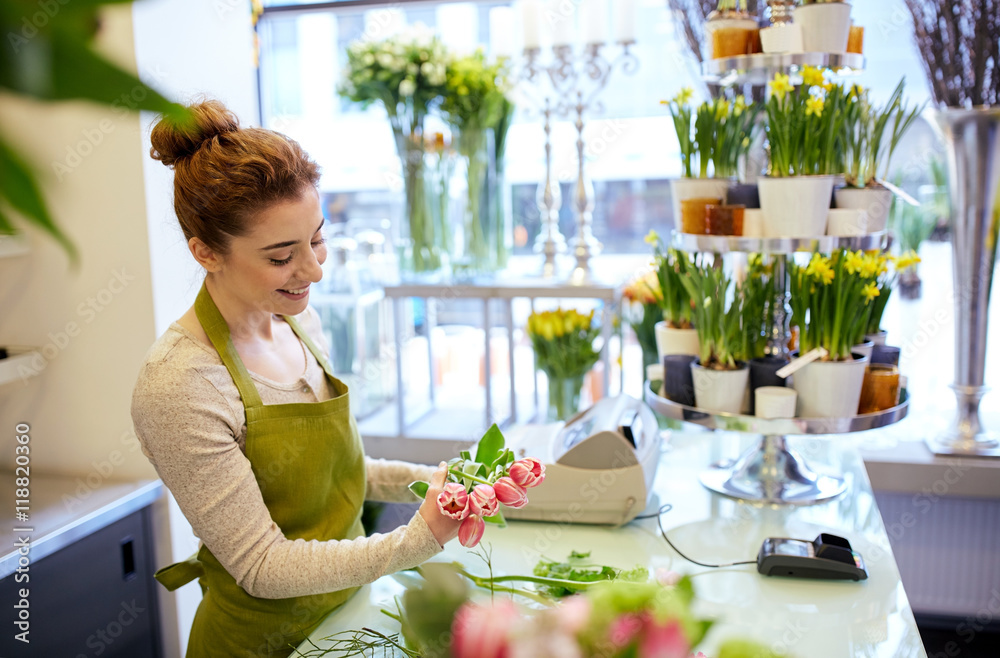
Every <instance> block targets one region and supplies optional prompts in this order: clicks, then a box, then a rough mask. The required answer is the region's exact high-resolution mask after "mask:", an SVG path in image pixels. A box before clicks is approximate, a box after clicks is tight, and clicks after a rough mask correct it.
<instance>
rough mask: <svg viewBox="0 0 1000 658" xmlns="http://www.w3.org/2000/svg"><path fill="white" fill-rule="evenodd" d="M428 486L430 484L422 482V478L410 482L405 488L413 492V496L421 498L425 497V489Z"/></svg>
mask: <svg viewBox="0 0 1000 658" xmlns="http://www.w3.org/2000/svg"><path fill="white" fill-rule="evenodd" d="M430 486H431V485H430V484H428V483H427V482H424V481H423V480H417V481H416V482H411V483H410V486H409V487H407V488H408V489H409V490H410V491H412V492H413V495H414V496H416V497H417V498H419V499H420V500H423V499H424V498H426V497H427V489H429V488H430Z"/></svg>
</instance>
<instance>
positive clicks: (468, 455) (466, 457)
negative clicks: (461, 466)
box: [458, 450, 472, 461]
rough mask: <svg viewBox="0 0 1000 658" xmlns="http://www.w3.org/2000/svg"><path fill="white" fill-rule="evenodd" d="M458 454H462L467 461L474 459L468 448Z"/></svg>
mask: <svg viewBox="0 0 1000 658" xmlns="http://www.w3.org/2000/svg"><path fill="white" fill-rule="evenodd" d="M458 454H459V455H461V457H462V459H464V460H466V461H472V453H471V452H469V451H468V450H463V451H462V452H460V453H458Z"/></svg>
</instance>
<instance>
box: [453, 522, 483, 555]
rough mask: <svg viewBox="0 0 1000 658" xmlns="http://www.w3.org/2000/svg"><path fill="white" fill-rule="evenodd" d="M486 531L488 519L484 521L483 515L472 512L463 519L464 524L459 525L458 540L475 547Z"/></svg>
mask: <svg viewBox="0 0 1000 658" xmlns="http://www.w3.org/2000/svg"><path fill="white" fill-rule="evenodd" d="M484 532H486V521H483V517H481V516H476V515H475V514H470V515H469V516H467V517H465V520H464V521H462V525H460V526H458V541H459V542H460V543H461V544H462V546H465V547H466V548H473V547H474V546H476V545H477V544H479V541H480V540H481V539H482V538H483V533H484Z"/></svg>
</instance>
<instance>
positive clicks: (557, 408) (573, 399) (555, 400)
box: [545, 375, 584, 423]
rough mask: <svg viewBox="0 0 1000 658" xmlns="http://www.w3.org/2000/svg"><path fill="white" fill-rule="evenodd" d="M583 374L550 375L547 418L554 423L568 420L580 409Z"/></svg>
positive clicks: (547, 420)
mask: <svg viewBox="0 0 1000 658" xmlns="http://www.w3.org/2000/svg"><path fill="white" fill-rule="evenodd" d="M583 377H584V376H583V375H576V376H575V377H558V376H555V375H549V408H548V412H547V413H546V416H545V420H546V422H549V423H554V422H557V421H561V420H566V419H568V418H570V417H571V416H573V415H575V414H576V412H577V411H579V409H580V393H581V391H582V390H583Z"/></svg>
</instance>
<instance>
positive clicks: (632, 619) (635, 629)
mask: <svg viewBox="0 0 1000 658" xmlns="http://www.w3.org/2000/svg"><path fill="white" fill-rule="evenodd" d="M642 626H643V620H642V617H640V616H639V615H637V614H636V613H634V612H626V613H624V614H622V615H621V616H619V617H618V618H617V619H615V620H614V621H612V622H611V627H610V628H609V629H608V639H609V640H610V641H611V645H612V646H614V647H616V648H618V649H622V648H624V647H626V646H628V645H629V644H631V643H632V640H634V639H635V636H636V635H638V634H639V632H640V631H641V630H642Z"/></svg>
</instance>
